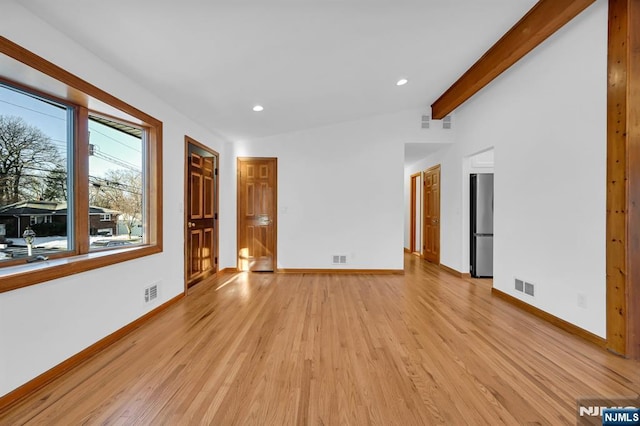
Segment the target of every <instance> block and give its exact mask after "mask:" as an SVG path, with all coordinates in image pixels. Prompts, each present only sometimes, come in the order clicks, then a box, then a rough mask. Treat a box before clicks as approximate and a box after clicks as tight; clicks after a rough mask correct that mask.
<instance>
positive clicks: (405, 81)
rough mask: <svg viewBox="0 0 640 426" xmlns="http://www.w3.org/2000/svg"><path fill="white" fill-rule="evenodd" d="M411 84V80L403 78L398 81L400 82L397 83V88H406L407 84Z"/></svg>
mask: <svg viewBox="0 0 640 426" xmlns="http://www.w3.org/2000/svg"><path fill="white" fill-rule="evenodd" d="M408 82H409V80H407V79H406V78H401V79H400V80H398V82H397V83H396V86H404V85H405V84H407V83H408Z"/></svg>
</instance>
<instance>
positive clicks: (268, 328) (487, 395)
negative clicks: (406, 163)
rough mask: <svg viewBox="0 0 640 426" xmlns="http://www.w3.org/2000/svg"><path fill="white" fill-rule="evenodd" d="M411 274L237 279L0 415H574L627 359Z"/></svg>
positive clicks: (625, 392) (623, 373)
mask: <svg viewBox="0 0 640 426" xmlns="http://www.w3.org/2000/svg"><path fill="white" fill-rule="evenodd" d="M405 263H406V272H405V275H404V276H402V275H330V274H329V275H327V274H322V275H318V274H245V273H240V274H233V275H225V276H223V277H222V278H220V279H218V280H214V281H210V282H208V283H203V284H201V285H199V286H197V287H196V288H194V289H193V290H192V291H191V292H190V294H189V296H188V297H186V298H184V299H182V300H181V301H180V302H178V303H177V304H176V305H175V306H173V307H171V308H169V309H167V310H166V311H165V312H163V313H162V314H160V315H158V316H157V317H155V318H153V319H152V320H150V321H149V322H148V323H146V324H145V325H143V326H142V327H140V328H138V329H137V330H135V331H133V332H132V333H130V334H128V335H127V336H126V337H124V338H123V339H122V340H120V341H118V342H116V343H115V344H113V345H112V346H110V347H109V348H107V349H106V350H104V351H102V352H101V353H99V354H97V355H96V356H94V357H93V358H91V359H89V360H88V361H87V362H85V363H83V364H82V365H80V366H78V367H76V368H75V369H73V370H71V371H69V372H68V373H66V374H65V375H63V376H61V377H59V378H58V379H56V380H55V381H53V382H51V383H50V384H48V385H47V386H45V387H43V388H42V389H40V390H38V391H37V392H34V393H33V394H32V395H30V396H29V397H28V398H26V399H24V400H22V401H20V402H19V403H18V404H16V405H14V406H12V407H9V408H8V409H7V410H5V411H4V412H1V413H0V425H2V426H5V425H7V426H9V425H11V426H14V425H201V424H204V425H307V424H308V425H403V426H408V425H430V424H446V425H458V424H479V425H484V424H487V425H489V424H490V425H500V424H505V425H514V424H542V425H561V424H575V421H576V401H577V399H578V398H582V397H593V396H609V397H610V396H620V397H633V398H637V397H638V394H639V393H640V363H638V362H634V361H629V360H624V359H622V358H619V357H617V356H615V355H612V354H610V353H608V352H606V351H605V350H603V349H601V348H599V347H597V346H596V345H593V344H591V343H589V342H587V341H584V340H581V339H580V338H578V337H576V336H573V335H571V334H569V333H567V332H565V331H562V330H560V329H558V328H556V327H554V326H552V325H550V324H549V323H547V322H545V321H542V320H540V319H539V318H537V317H534V316H532V315H530V314H528V313H526V312H523V311H521V310H519V309H517V308H516V307H514V306H513V305H511V304H509V303H507V302H505V301H503V300H501V299H500V298H497V297H495V296H492V295H491V282H490V281H488V280H474V279H468V278H467V279H463V278H457V277H455V276H453V275H451V274H448V273H447V272H445V271H442V270H441V269H439V268H438V267H435V266H433V265H431V264H429V263H427V262H424V261H422V260H421V259H419V258H417V257H416V256H411V255H405Z"/></svg>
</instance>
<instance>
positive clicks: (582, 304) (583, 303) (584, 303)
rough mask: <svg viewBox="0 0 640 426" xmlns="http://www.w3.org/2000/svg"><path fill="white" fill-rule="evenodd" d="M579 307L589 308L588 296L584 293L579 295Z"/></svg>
mask: <svg viewBox="0 0 640 426" xmlns="http://www.w3.org/2000/svg"><path fill="white" fill-rule="evenodd" d="M578 307H579V308H584V309H586V308H587V295H586V294H584V293H578Z"/></svg>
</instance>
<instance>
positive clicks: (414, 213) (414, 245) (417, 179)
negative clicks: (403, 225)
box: [409, 172, 422, 256]
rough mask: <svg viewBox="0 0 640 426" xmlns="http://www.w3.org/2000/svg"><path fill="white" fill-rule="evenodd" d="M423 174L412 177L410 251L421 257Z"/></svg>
mask: <svg viewBox="0 0 640 426" xmlns="http://www.w3.org/2000/svg"><path fill="white" fill-rule="evenodd" d="M421 201H422V173H421V172H418V173H415V174H413V175H411V207H410V212H409V214H410V224H411V226H410V231H409V232H410V235H409V251H410V252H411V253H413V254H416V255H418V256H420V255H421V254H422V223H421V222H422V221H421V220H420V218H421V217H422V202H421Z"/></svg>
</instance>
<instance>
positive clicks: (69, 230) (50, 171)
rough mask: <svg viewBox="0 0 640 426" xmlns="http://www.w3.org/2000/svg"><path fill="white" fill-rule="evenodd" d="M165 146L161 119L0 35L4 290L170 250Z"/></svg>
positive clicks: (0, 272)
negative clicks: (165, 235) (166, 245)
mask: <svg viewBox="0 0 640 426" xmlns="http://www.w3.org/2000/svg"><path fill="white" fill-rule="evenodd" d="M161 153H162V123H161V122H160V121H158V120H157V119H155V118H153V117H151V116H149V115H147V114H145V113H144V112H142V111H140V110H138V109H137V108H134V107H132V106H130V105H128V104H126V103H124V102H122V101H121V100H119V99H117V98H116V97H114V96H113V95H111V94H108V93H106V92H104V91H102V90H100V89H98V88H96V87H95V86H92V85H91V84H89V83H87V82H86V81H83V80H81V79H79V78H77V77H75V76H73V75H72V74H70V73H68V72H66V71H64V70H62V69H60V68H59V67H57V66H55V65H54V64H52V63H50V62H47V61H46V60H44V59H42V58H40V57H38V56H36V55H33V54H32V53H31V52H29V51H27V50H25V49H23V48H21V47H20V46H18V45H16V44H14V43H12V42H11V41H9V40H7V39H4V38H0V163H1V164H0V292H3V291H9V290H13V289H16V288H20V287H24V286H28V285H33V284H37V283H39V282H43V281H48V280H51V279H55V278H59V277H63V276H65V275H68V274H69V273H70V272H68V271H73V273H76V272H82V271H86V270H90V269H95V268H99V267H102V266H106V265H111V264H114V263H118V262H122V261H126V260H130V259H134V258H137V257H141V256H146V255H150V254H154V253H158V252H160V251H162V232H161V229H162V214H161V209H160V206H161V205H162V156H161ZM26 231H28V232H26ZM34 234H35V236H34ZM27 239H28V240H29V241H27ZM27 244H29V245H30V248H32V256H31V257H33V258H35V257H36V256H38V255H43V256H46V257H47V258H48V260H47V262H46V264H45V265H42V264H38V263H30V262H27V261H28V260H29V261H32V260H37V259H31V258H30V256H29V255H28V250H27V249H26V248H27V247H26V246H27ZM94 252H95V253H94Z"/></svg>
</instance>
